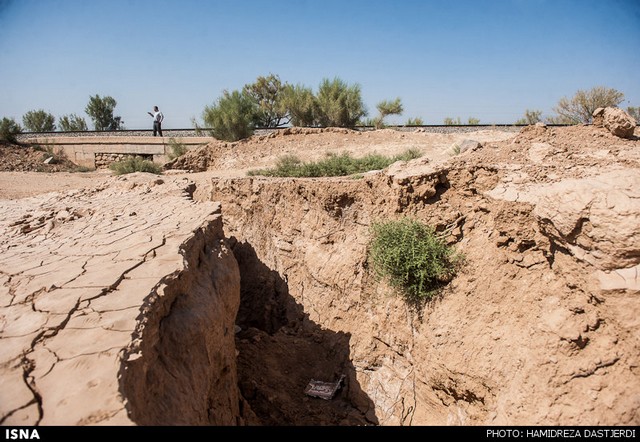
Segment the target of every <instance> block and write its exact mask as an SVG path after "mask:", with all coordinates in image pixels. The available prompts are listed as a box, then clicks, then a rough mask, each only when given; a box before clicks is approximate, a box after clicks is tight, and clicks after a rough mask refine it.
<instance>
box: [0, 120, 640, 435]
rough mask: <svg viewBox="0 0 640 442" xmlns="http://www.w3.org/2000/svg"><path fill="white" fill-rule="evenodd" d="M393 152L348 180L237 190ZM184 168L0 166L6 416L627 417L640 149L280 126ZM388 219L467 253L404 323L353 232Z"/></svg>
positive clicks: (354, 421)
mask: <svg viewBox="0 0 640 442" xmlns="http://www.w3.org/2000/svg"><path fill="white" fill-rule="evenodd" d="M636 135H639V134H638V131H637V130H636ZM464 139H472V140H475V141H477V142H479V143H478V145H477V146H476V147H475V148H473V149H471V150H469V151H466V152H464V153H462V154H459V155H452V153H453V152H454V150H453V149H452V145H454V144H460V143H461V142H462V141H463V140H464ZM406 148H417V149H420V150H421V152H422V154H423V156H422V157H421V158H419V159H417V160H413V161H411V162H408V163H396V164H394V165H392V166H391V167H389V168H388V169H385V170H383V171H374V172H370V173H367V174H364V176H363V177H357V178H352V177H347V178H326V179H285V178H282V179H273V178H261V177H251V178H249V177H246V176H245V172H246V170H248V169H251V168H263V167H267V166H269V165H272V164H274V163H275V161H276V159H277V158H278V157H279V156H281V155H284V154H291V153H295V154H296V155H298V156H300V157H301V158H302V159H303V160H309V159H316V158H320V157H321V156H323V155H325V154H326V153H327V152H334V153H339V152H342V151H349V152H352V153H353V154H354V155H360V154H362V155H363V154H365V153H370V152H374V151H375V152H378V153H382V154H389V155H391V154H396V153H399V152H401V151H402V150H404V149H406ZM0 149H2V148H0ZM178 167H179V168H182V169H189V170H192V171H196V172H197V173H186V172H180V171H175V170H174V171H172V172H171V173H167V174H165V175H163V176H159V177H158V176H152V175H146V174H133V175H129V176H124V177H111V176H110V175H109V174H105V173H89V174H70V173H64V172H59V173H55V174H53V173H33V172H16V171H13V172H1V173H0V196H1V197H2V199H1V200H0V210H1V211H2V213H3V214H4V215H3V216H2V218H1V219H0V232H1V233H0V251H1V253H0V342H1V344H2V346H1V350H0V381H1V383H2V387H3V388H2V389H1V390H0V423H2V424H3V425H38V424H39V425H91V424H101V425H131V424H139V425H154V424H183V425H211V424H213V425H260V424H262V425H638V424H639V423H640V368H639V366H640V357H639V356H638V355H640V339H639V338H638V333H637V330H638V327H639V326H640V320H639V319H638V318H639V317H640V315H639V313H640V297H639V296H638V295H639V294H640V276H639V275H638V273H639V272H640V173H639V171H640V140H639V139H638V137H637V136H636V137H634V138H633V139H630V140H627V139H621V138H617V137H615V136H613V135H611V134H610V133H609V132H608V131H606V130H605V129H602V128H596V127H590V126H576V127H567V128H543V127H528V128H525V129H523V130H522V131H521V132H520V133H518V134H509V133H504V132H498V131H481V132H477V133H469V134H456V135H437V134H429V133H419V132H415V133H400V132H395V131H390V130H382V131H376V132H371V133H365V134H362V133H357V132H352V131H344V130H328V131H304V132H299V133H295V131H294V133H287V134H285V133H283V132H280V133H277V134H274V135H272V136H268V137H254V138H252V139H251V140H248V141H244V142H240V143H219V142H212V143H211V144H210V145H209V146H206V147H201V148H199V149H198V150H196V151H192V152H190V153H188V154H187V155H186V156H185V157H183V158H181V159H180V160H179V162H176V163H175V164H174V168H178ZM53 190H57V191H56V192H52V191H53ZM403 216H411V217H414V218H418V219H420V220H422V221H424V222H427V223H429V224H431V225H433V226H434V227H435V228H436V229H437V230H438V231H440V232H442V233H443V234H446V235H447V240H448V242H449V243H450V244H451V245H453V246H454V247H455V248H456V249H457V250H458V251H460V252H461V253H464V255H465V264H464V267H463V268H462V269H461V270H460V272H459V273H458V275H457V276H456V278H455V279H454V280H453V281H452V282H451V283H450V284H449V286H447V287H446V288H445V290H444V291H443V293H442V294H441V296H440V297H439V298H438V299H437V300H435V301H433V302H430V303H428V304H426V305H425V306H423V308H422V309H421V310H420V311H416V310H413V309H411V308H409V307H407V306H406V305H405V304H404V303H403V301H402V300H401V298H399V297H398V296H395V295H394V293H393V292H392V291H391V289H390V288H388V287H387V286H386V285H385V284H384V281H379V280H378V279H377V278H375V276H374V275H372V274H371V272H370V271H369V267H368V263H367V243H368V239H369V226H370V225H371V223H372V222H374V221H377V220H381V219H394V218H399V217H403ZM342 376H344V380H343V382H342V384H341V388H340V390H338V393H337V394H336V396H335V397H334V398H333V399H332V400H329V401H325V400H323V399H318V398H313V397H309V396H307V395H305V394H304V389H305V387H306V385H307V383H308V382H309V381H310V380H311V379H315V380H321V381H327V382H329V381H335V380H337V379H340V378H341V377H342Z"/></svg>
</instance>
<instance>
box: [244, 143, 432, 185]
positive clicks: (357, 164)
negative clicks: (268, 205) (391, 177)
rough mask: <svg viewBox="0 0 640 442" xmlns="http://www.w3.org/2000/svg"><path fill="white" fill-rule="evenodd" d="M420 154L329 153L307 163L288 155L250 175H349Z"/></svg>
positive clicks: (378, 168) (411, 150)
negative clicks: (360, 154) (268, 167)
mask: <svg viewBox="0 0 640 442" xmlns="http://www.w3.org/2000/svg"><path fill="white" fill-rule="evenodd" d="M420 155H421V154H420V151H419V150H417V149H408V150H406V151H405V152H403V153H401V154H400V155H396V156H394V157H386V156H383V155H378V154H369V155H366V156H364V157H362V158H354V157H353V156H351V154H349V153H348V152H344V153H342V154H340V155H336V154H328V155H327V156H326V158H324V159H323V160H320V161H312V162H307V163H303V162H302V161H300V159H299V158H298V157H296V156H293V155H287V156H284V157H281V158H279V159H278V161H277V163H276V166H275V167H274V168H273V169H260V170H252V171H249V172H248V175H250V176H256V175H263V176H272V177H297V178H302V177H308V178H310V177H332V176H347V175H353V174H360V173H363V172H368V171H370V170H380V169H384V168H385V167H388V166H389V165H390V164H393V163H395V162H396V161H408V160H411V159H414V158H418V157H420Z"/></svg>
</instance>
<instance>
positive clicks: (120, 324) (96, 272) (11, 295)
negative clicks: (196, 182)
mask: <svg viewBox="0 0 640 442" xmlns="http://www.w3.org/2000/svg"><path fill="white" fill-rule="evenodd" d="M185 187H186V186H185V182H184V180H182V179H175V180H168V182H165V180H163V179H159V178H149V177H144V176H141V177H135V176H132V177H127V178H121V179H117V180H114V181H112V182H111V183H110V185H109V186H103V187H99V188H94V189H91V190H77V191H72V192H70V193H67V194H64V195H60V194H47V195H43V196H37V197H33V198H30V199H23V200H16V201H2V202H0V206H1V207H2V212H3V213H4V214H5V216H4V217H3V219H2V222H1V223H0V231H1V232H2V234H1V237H0V250H1V253H0V284H1V285H0V299H1V302H2V305H1V307H0V342H1V345H2V348H3V350H2V352H1V361H0V364H1V366H2V380H3V385H5V386H6V388H3V391H2V393H0V394H1V395H2V396H1V397H0V422H2V423H3V424H5V425H8V424H11V425H37V424H42V425H47V424H56V425H58V424H69V425H80V424H88V423H98V422H99V423H109V424H120V423H127V422H129V419H128V417H127V413H126V411H125V407H124V404H123V401H122V398H121V397H119V395H118V394H117V392H118V390H119V386H118V376H117V374H118V370H119V368H120V367H119V364H120V363H119V359H120V356H121V353H122V351H123V349H125V348H126V347H127V346H128V345H129V344H130V342H131V337H132V332H133V331H134V329H135V326H136V323H137V318H138V315H139V314H140V308H141V305H143V304H144V298H145V297H146V296H147V295H148V294H149V293H150V292H151V291H152V288H153V287H154V286H155V285H156V284H158V283H159V281H160V280H161V279H162V278H163V277H165V276H166V275H170V274H171V273H172V272H175V271H177V270H179V269H180V266H181V265H182V260H181V259H180V255H179V254H178V252H179V246H180V244H181V243H182V242H183V241H185V240H186V239H187V238H189V237H190V236H191V235H192V232H193V231H194V230H195V229H197V228H198V227H199V226H200V225H201V224H202V223H206V222H207V219H209V218H211V216H212V214H213V213H214V212H215V211H216V210H217V206H216V205H215V204H213V203H211V204H195V203H193V202H192V201H191V200H189V199H188V198H187V195H186V193H185V191H184V189H185ZM162 201H164V202H165V204H159V203H160V202H162ZM187 215H188V216H187Z"/></svg>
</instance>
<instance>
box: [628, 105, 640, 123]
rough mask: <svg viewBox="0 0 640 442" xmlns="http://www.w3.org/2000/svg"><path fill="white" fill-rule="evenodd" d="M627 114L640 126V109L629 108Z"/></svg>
mask: <svg viewBox="0 0 640 442" xmlns="http://www.w3.org/2000/svg"><path fill="white" fill-rule="evenodd" d="M627 113H628V114H629V115H630V116H631V117H633V119H634V120H636V122H637V123H638V124H640V107H633V106H629V107H628V108H627Z"/></svg>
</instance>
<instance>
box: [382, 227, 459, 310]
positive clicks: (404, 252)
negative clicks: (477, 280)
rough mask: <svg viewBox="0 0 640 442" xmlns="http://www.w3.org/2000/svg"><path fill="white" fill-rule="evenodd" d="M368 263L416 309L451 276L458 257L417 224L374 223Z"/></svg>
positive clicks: (434, 235)
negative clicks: (415, 306)
mask: <svg viewBox="0 0 640 442" xmlns="http://www.w3.org/2000/svg"><path fill="white" fill-rule="evenodd" d="M371 233H372V235H371V241H370V243H369V259H370V262H371V263H372V265H373V269H374V270H375V271H376V273H377V274H378V275H379V276H381V277H383V278H386V279H387V280H388V281H389V283H390V285H391V286H392V287H394V288H396V289H397V290H398V291H400V293H402V295H403V296H404V297H405V300H406V301H407V303H409V304H411V305H420V304H421V303H422V302H424V301H425V300H428V299H430V298H432V297H433V296H434V295H435V294H436V293H437V292H438V290H439V289H440V288H441V287H442V286H443V285H444V284H445V283H447V282H448V281H450V280H451V279H452V278H453V276H454V275H455V272H456V268H457V267H458V264H459V263H460V262H461V260H462V257H461V256H459V255H457V254H456V252H455V251H454V250H453V249H452V248H451V247H449V246H448V245H447V243H446V242H445V241H444V240H443V239H442V238H439V237H438V236H437V235H436V233H435V231H434V230H433V229H432V228H431V227H430V226H427V225H425V224H423V223H421V222H420V221H417V220H413V219H409V218H404V219H401V220H398V221H387V222H380V223H374V224H373V225H372V227H371Z"/></svg>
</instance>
